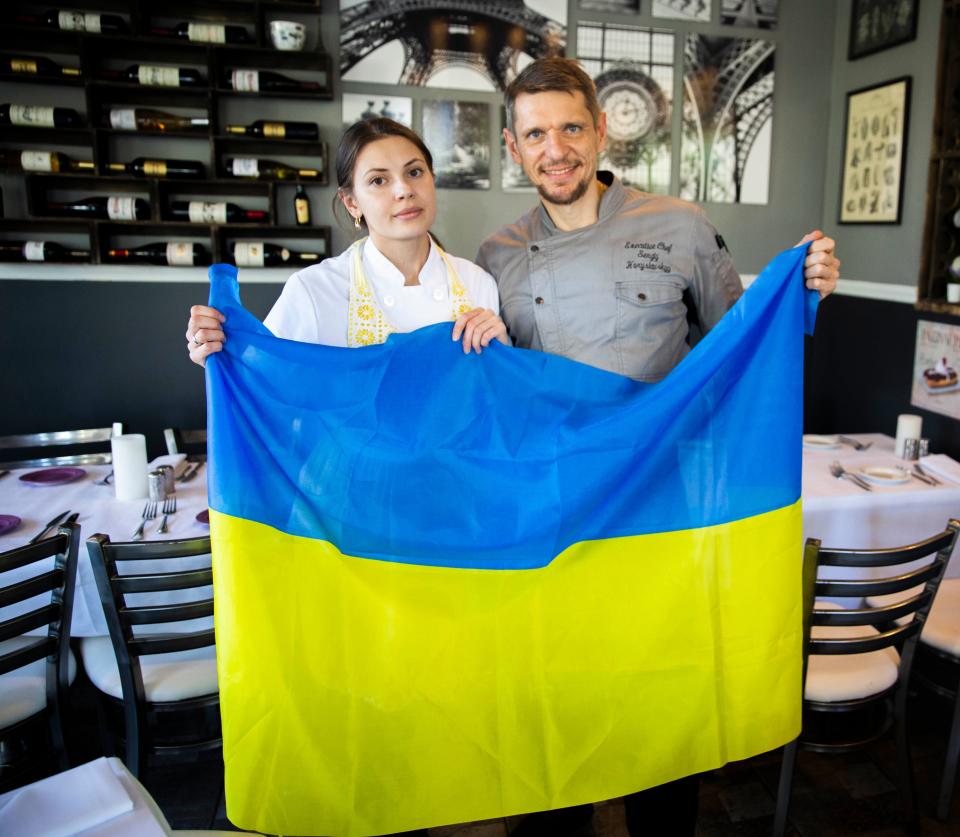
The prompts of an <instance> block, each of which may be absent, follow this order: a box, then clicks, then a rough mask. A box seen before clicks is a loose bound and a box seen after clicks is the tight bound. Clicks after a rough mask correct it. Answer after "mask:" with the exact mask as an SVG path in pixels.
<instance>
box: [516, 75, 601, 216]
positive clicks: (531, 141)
mask: <svg viewBox="0 0 960 837" xmlns="http://www.w3.org/2000/svg"><path fill="white" fill-rule="evenodd" d="M503 136H504V138H505V139H506V143H507V148H508V149H509V150H510V155H511V156H512V157H513V159H514V160H515V161H516V162H518V163H520V165H522V166H523V170H524V172H526V175H527V177H528V178H529V179H530V182H531V183H532V184H533V185H534V186H536V187H537V191H538V192H539V193H540V197H541V198H542V199H543V200H544V201H545V202H547V203H552V204H556V205H560V206H568V205H570V204H574V203H576V202H577V201H578V200H580V199H581V198H582V197H583V196H584V195H585V194H586V192H587V189H589V188H590V187H591V186H592V185H593V182H594V180H595V179H596V174H597V155H599V154H600V152H601V151H603V149H604V148H605V147H606V143H607V123H606V116H605V115H604V114H603V113H601V114H600V118H599V120H598V122H597V125H596V126H594V124H593V117H592V116H591V115H590V110H589V109H588V108H587V103H586V100H585V99H584V97H583V93H581V92H580V91H579V90H577V91H574V92H572V93H568V92H567V91H564V90H556V91H549V92H546V93H521V94H520V95H519V96H518V97H517V99H516V101H515V102H514V105H513V133H512V134H511V133H510V131H508V130H507V129H504V131H503Z"/></svg>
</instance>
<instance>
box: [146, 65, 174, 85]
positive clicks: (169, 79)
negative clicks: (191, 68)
mask: <svg viewBox="0 0 960 837" xmlns="http://www.w3.org/2000/svg"><path fill="white" fill-rule="evenodd" d="M137 79H138V80H139V81H140V84H144V85H149V86H151V87H179V86H180V68H179V67H157V66H155V65H153V64H141V65H140V66H139V67H138V68H137Z"/></svg>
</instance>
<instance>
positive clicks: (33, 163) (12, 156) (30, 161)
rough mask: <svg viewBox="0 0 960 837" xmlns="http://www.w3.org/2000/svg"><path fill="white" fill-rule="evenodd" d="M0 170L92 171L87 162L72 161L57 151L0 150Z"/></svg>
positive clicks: (91, 166) (90, 165)
mask: <svg viewBox="0 0 960 837" xmlns="http://www.w3.org/2000/svg"><path fill="white" fill-rule="evenodd" d="M0 168H4V169H6V170H7V171H48V172H80V171H93V163H92V162H90V161H88V160H74V159H73V158H72V157H68V156H67V155H66V154H63V153H61V152H59V151H14V150H13V149H9V148H4V149H0Z"/></svg>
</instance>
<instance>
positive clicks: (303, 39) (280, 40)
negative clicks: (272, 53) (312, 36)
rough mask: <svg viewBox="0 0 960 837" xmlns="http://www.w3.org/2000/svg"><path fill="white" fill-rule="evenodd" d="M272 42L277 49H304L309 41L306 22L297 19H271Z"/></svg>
mask: <svg viewBox="0 0 960 837" xmlns="http://www.w3.org/2000/svg"><path fill="white" fill-rule="evenodd" d="M270 42H271V43H272V44H273V45H274V47H276V48H277V49H283V50H301V49H303V48H304V46H305V45H306V43H307V27H306V24H304V23H298V22H297V21H295V20H271V21H270Z"/></svg>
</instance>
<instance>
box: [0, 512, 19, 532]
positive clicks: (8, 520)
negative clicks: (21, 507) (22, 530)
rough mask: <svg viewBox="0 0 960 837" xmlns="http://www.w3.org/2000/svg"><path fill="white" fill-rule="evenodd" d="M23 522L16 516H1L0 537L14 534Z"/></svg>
mask: <svg viewBox="0 0 960 837" xmlns="http://www.w3.org/2000/svg"><path fill="white" fill-rule="evenodd" d="M22 522H23V521H21V520H20V518H19V517H17V516H16V515H15V514H0V535H5V534H7V532H12V531H13V530H14V529H16V528H17V527H18V526H19V525H20V524H21V523H22Z"/></svg>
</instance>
